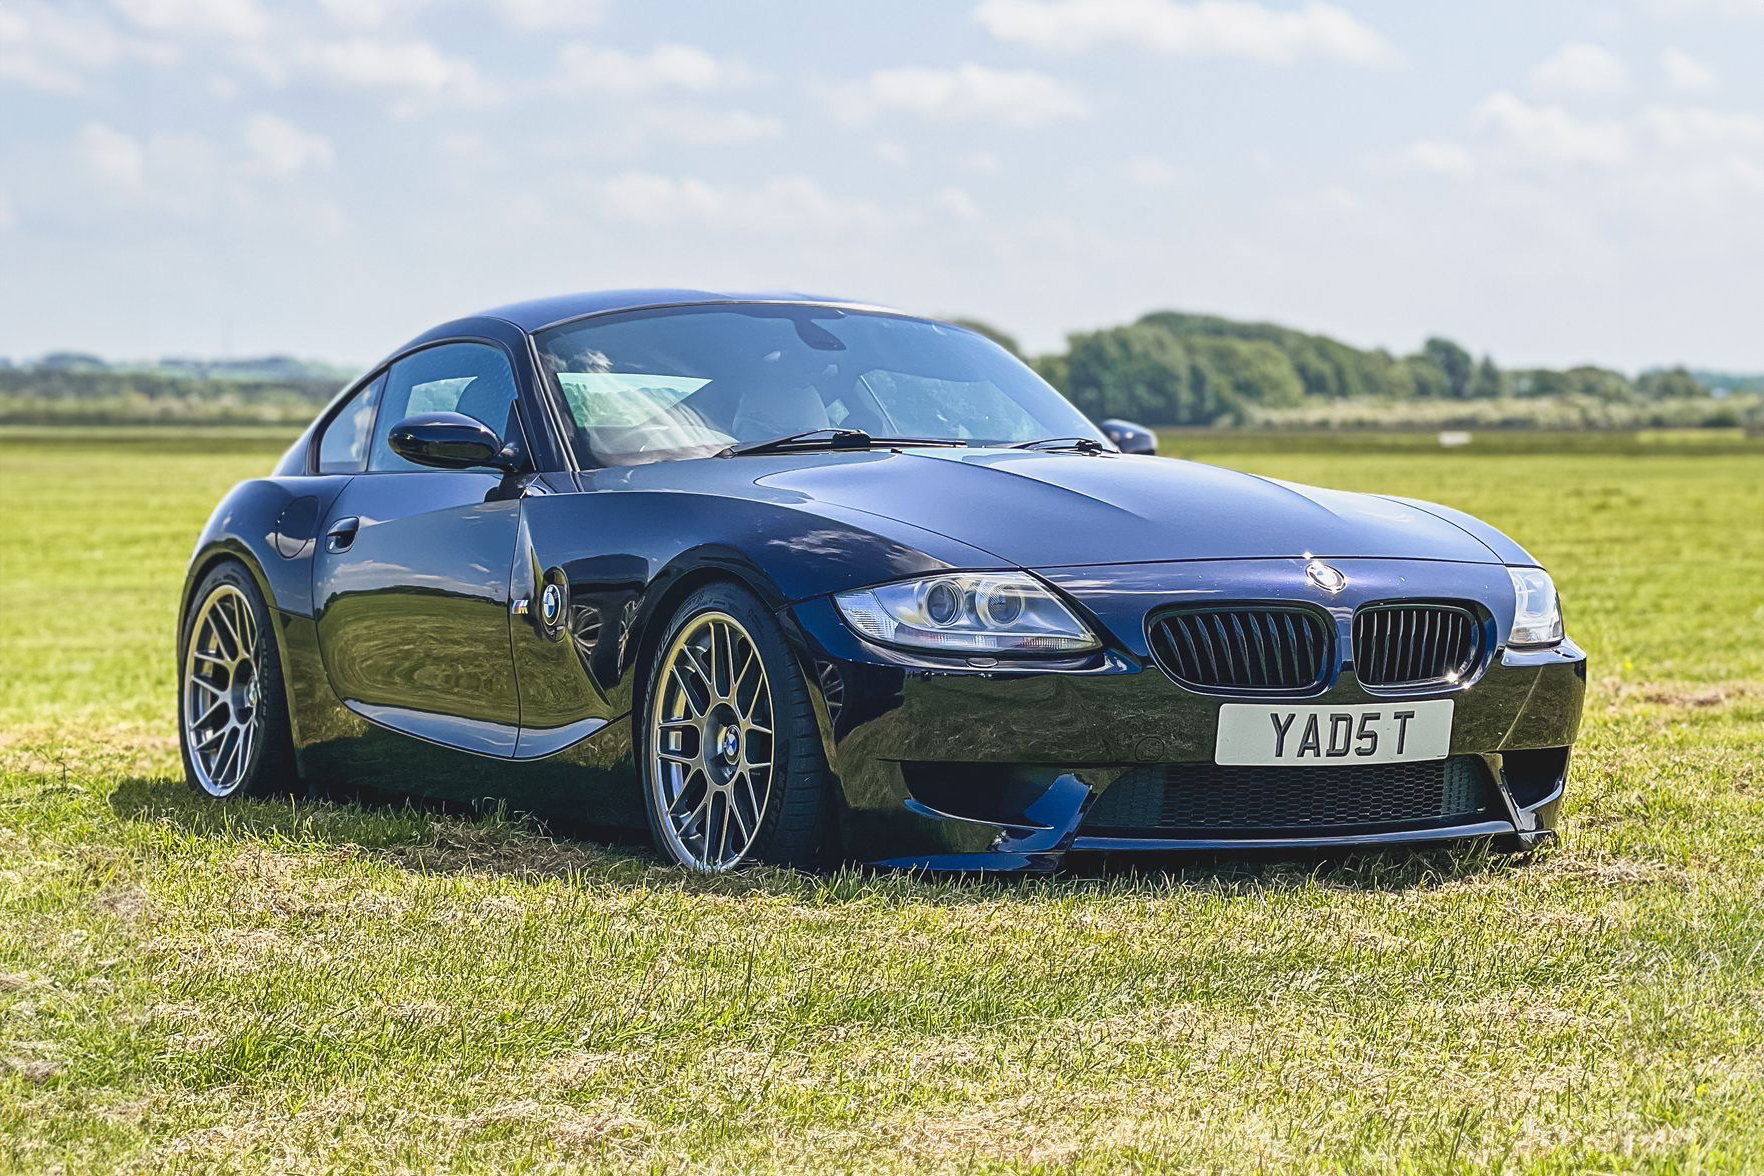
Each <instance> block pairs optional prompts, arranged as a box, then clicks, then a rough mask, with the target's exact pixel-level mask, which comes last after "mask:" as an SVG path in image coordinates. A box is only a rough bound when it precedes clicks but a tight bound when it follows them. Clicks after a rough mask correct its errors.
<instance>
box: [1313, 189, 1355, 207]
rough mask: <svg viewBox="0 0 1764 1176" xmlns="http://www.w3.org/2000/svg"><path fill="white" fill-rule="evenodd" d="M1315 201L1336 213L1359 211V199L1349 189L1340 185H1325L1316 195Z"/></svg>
mask: <svg viewBox="0 0 1764 1176" xmlns="http://www.w3.org/2000/svg"><path fill="white" fill-rule="evenodd" d="M1317 199H1318V200H1320V201H1321V202H1322V203H1323V204H1325V205H1327V206H1328V207H1330V208H1333V209H1335V210H1336V211H1337V212H1358V211H1360V197H1359V195H1358V194H1357V193H1356V192H1354V190H1353V189H1351V188H1346V187H1343V186H1342V185H1340V184H1329V185H1326V186H1325V187H1324V188H1323V189H1322V190H1321V191H1320V192H1318V193H1317Z"/></svg>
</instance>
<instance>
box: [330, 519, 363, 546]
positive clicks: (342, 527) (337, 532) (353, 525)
mask: <svg viewBox="0 0 1764 1176" xmlns="http://www.w3.org/2000/svg"><path fill="white" fill-rule="evenodd" d="M359 530H361V520H360V519H358V518H356V517H354V516H353V515H351V516H350V517H349V518H346V519H338V520H337V521H336V522H334V523H332V524H331V525H330V527H329V529H327V530H326V531H325V550H326V551H329V552H332V553H336V552H339V551H348V550H349V545H350V544H351V543H354V542H355V533H356V532H357V531H359Z"/></svg>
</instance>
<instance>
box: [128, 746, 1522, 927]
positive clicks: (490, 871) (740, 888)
mask: <svg viewBox="0 0 1764 1176" xmlns="http://www.w3.org/2000/svg"><path fill="white" fill-rule="evenodd" d="M109 802H110V808H111V810H112V811H113V812H114V813H115V814H116V815H117V817H119V818H120V819H122V820H125V821H130V822H137V823H143V824H152V825H157V826H161V827H164V828H167V829H170V830H173V831H175V832H177V833H179V834H182V835H185V836H189V837H195V838H201V839H203V840H205V841H211V842H233V843H236V844H238V845H240V846H244V845H248V844H256V845H260V846H265V847H268V848H270V849H272V850H275V851H279V852H285V853H289V854H294V855H299V854H303V853H304V854H312V855H317V856H324V855H336V854H338V853H342V854H343V855H345V856H347V857H349V858H353V859H359V858H363V857H366V858H369V859H372V860H374V861H376V862H379V863H382V864H385V865H390V866H393V867H396V868H399V869H403V870H407V871H410V872H412V873H420V874H437V875H443V874H466V875H469V874H482V875H489V876H501V877H510V878H515V879H519V880H523V881H547V880H550V881H561V882H565V883H568V884H571V885H579V886H584V887H600V886H614V887H623V888H632V887H655V888H667V889H672V890H682V891H686V892H689V893H705V894H716V895H724V896H729V895H741V894H750V893H763V894H768V895H775V896H780V897H788V898H796V899H799V900H801V901H805V902H811V903H827V902H838V901H841V900H857V899H862V900H865V901H870V900H874V899H876V898H878V897H886V898H895V899H898V900H901V901H918V902H984V901H996V900H1000V899H1007V898H1011V897H1022V898H1037V899H1039V898H1045V897H1062V898H1064V897H1073V896H1082V895H1084V894H1087V893H1111V894H1121V895H1124V896H1126V895H1140V896H1153V895H1156V894H1158V893H1166V892H1170V891H1173V890H1208V891H1215V892H1223V893H1242V894H1243V895H1245V896H1246V897H1249V896H1254V895H1257V894H1266V893H1268V892H1270V891H1278V890H1292V889H1303V888H1325V889H1340V890H1360V891H1403V890H1414V889H1428V888H1434V887H1440V886H1445V885H1450V884H1453V883H1459V882H1463V881H1466V880H1469V879H1474V878H1478V877H1484V876H1490V875H1498V874H1502V873H1505V872H1507V871H1510V870H1515V869H1524V868H1526V867H1527V866H1528V864H1529V863H1531V862H1532V861H1534V860H1536V858H1537V856H1538V855H1537V854H1529V855H1513V854H1505V853H1499V852H1496V851H1495V850H1494V849H1493V848H1491V847H1490V846H1489V845H1488V844H1487V843H1486V842H1471V843H1467V844H1463V845H1459V846H1454V847H1449V848H1444V847H1441V848H1423V849H1411V850H1386V851H1378V852H1368V853H1340V852H1333V853H1331V852H1322V851H1268V850H1261V851H1253V852H1244V853H1240V854H1230V855H1225V854H1220V853H1217V852H1214V853H1207V854H1198V853H1197V854H1158V855H1155V856H1154V855H1133V856H1132V857H1131V858H1124V857H1123V856H1122V855H1113V856H1110V855H1085V856H1083V857H1075V858H1074V859H1073V860H1072V862H1071V863H1070V865H1069V866H1068V867H1066V868H1064V869H1062V870H1061V871H1060V872H1059V873H1057V874H1054V875H1052V876H1051V877H1050V876H1047V875H1012V874H954V873H925V872H907V871H882V870H875V869H871V868H867V867H859V866H847V867H844V868H841V869H839V870H837V871H833V872H827V873H808V872H803V871H795V870H787V869H779V868H775V867H755V868H752V869H745V870H742V871H740V872H737V873H734V874H726V875H720V876H706V875H700V874H693V873H690V872H688V871H685V870H681V869H678V868H675V867H673V866H671V865H669V864H667V863H666V862H664V861H663V860H662V859H661V858H660V857H658V856H657V855H656V854H655V853H654V851H653V850H652V849H651V848H650V847H649V845H648V840H647V838H646V837H645V836H644V835H642V834H641V833H639V832H636V831H632V830H628V829H608V828H597V827H592V826H579V827H577V826H571V827H564V826H561V825H559V823H557V822H555V821H553V822H541V821H538V820H535V819H533V818H531V817H527V816H518V815H517V816H511V815H510V814H509V813H508V812H507V811H506V809H503V808H500V807H491V806H489V805H485V806H481V807H474V806H467V805H462V804H458V803H453V802H445V801H439V800H432V799H427V798H421V797H411V796H402V795H400V796H389V795H382V794H377V793H372V792H364V791H358V790H351V791H349V792H346V793H345V792H337V791H323V792H318V793H309V794H306V795H301V796H284V797H277V798H264V799H258V798H233V799H229V800H226V801H221V802H216V801H213V800H209V799H207V798H205V797H200V796H197V795H195V794H194V793H193V792H192V791H191V790H190V789H189V787H188V786H187V785H185V784H184V783H183V782H182V781H181V780H176V779H173V778H170V777H163V776H161V777H133V778H129V779H126V780H123V781H122V782H121V783H119V784H118V786H117V787H116V788H115V789H114V790H113V791H112V792H111V794H110V797H109ZM1543 852H1548V851H1547V850H1546V851H1543Z"/></svg>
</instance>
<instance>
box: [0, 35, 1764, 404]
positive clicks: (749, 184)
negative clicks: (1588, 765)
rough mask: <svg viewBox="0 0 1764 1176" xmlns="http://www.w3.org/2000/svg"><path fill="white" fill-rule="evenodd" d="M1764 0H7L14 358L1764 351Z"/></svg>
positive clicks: (1627, 355)
mask: <svg viewBox="0 0 1764 1176" xmlns="http://www.w3.org/2000/svg"><path fill="white" fill-rule="evenodd" d="M1761 35H1764V3H1761V2H1760V0H1622V2H1621V3H1619V4H1616V5H1610V4H1601V3H1595V2H1593V0H1565V2H1564V3H1561V4H1557V5H1551V6H1547V7H1543V8H1540V7H1539V6H1536V5H1533V4H1527V3H1522V2H1521V0H1491V2H1490V3H1488V4H1484V5H1477V6H1474V8H1473V9H1467V8H1466V9H1460V8H1456V7H1446V6H1414V5H1408V4H1404V3H1401V0H1337V2H1333V3H1332V2H1325V0H1302V2H1301V0H1211V2H1189V0H1083V2H1081V0H964V2H963V3H961V4H958V5H949V4H938V3H934V2H932V0H905V2H903V3H902V4H900V5H896V6H892V7H891V8H890V9H889V10H888V11H886V12H872V11H866V10H838V11H832V12H828V11H825V10H824V6H818V5H810V4H809V3H807V0H780V3H778V4H777V5H775V6H772V7H771V8H770V9H769V10H768V12H767V16H766V19H764V20H758V19H755V18H754V17H753V16H752V15H751V14H749V13H746V12H742V11H739V10H736V9H732V8H730V7H728V6H725V5H719V4H716V3H714V2H713V0H680V2H679V3H676V4H673V5H669V6H667V7H666V8H665V9H663V8H660V7H657V6H643V5H636V4H633V3H630V2H629V0H576V2H575V3H565V2H541V0H493V2H487V3H484V4H479V5H475V6H471V7H468V6H467V5H465V4H464V3H463V2H462V0H304V2H302V3H298V4H296V3H286V4H275V5H271V4H268V3H265V2H263V0H64V2H59V3H48V2H46V0H8V2H7V3H6V4H5V6H4V7H0V101H4V102H6V104H7V108H8V111H9V113H10V114H12V115H13V117H12V118H9V119H7V120H6V121H5V122H4V124H0V354H5V355H11V356H15V357H18V356H25V355H33V354H35V355H40V354H43V353H46V352H52V351H75V350H82V351H93V352H97V353H102V354H108V355H119V356H121V355H159V356H174V355H230V356H245V355H260V354H270V353H286V354H295V355H314V356H327V357H336V356H347V357H358V358H352V359H327V360H325V362H334V363H338V364H351V363H356V362H363V363H365V362H372V357H375V356H378V355H383V354H384V353H385V352H386V351H387V350H389V349H390V348H391V347H392V346H394V345H395V344H396V343H397V342H398V341H401V340H403V339H406V338H409V337H411V336H413V335H415V334H417V333H418V332H420V331H421V330H423V329H425V328H426V327H427V326H429V325H430V324H432V323H435V322H440V321H444V320H446V319H449V318H452V317H458V315H459V314H462V313H469V312H470V310H471V309H473V308H476V307H483V306H493V305H497V304H499V303H503V302H507V301H512V300H515V299H519V298H525V297H532V296H535V295H538V294H543V293H546V292H548V291H555V290H562V289H570V288H583V287H589V288H593V287H612V286H629V285H641V286H652V285H658V284H663V283H666V282H669V281H673V282H678V283H679V284H681V285H685V286H696V287H701V288H710V289H715V288H719V287H734V288H750V287H771V288H786V287H807V288H811V289H818V288H826V289H831V290H833V291H835V292H836V293H840V294H843V295H850V296H853V297H858V298H864V299H867V300H874V301H877V302H880V303H884V304H890V305H898V306H901V307H903V308H905V309H908V310H913V311H923V312H926V313H934V314H936V315H937V316H938V317H949V316H954V317H971V318H976V319H979V320H982V321H985V322H988V323H991V324H995V325H997V326H998V327H999V328H1000V329H1002V330H1005V331H1008V332H1010V333H1011V334H1013V335H1014V336H1016V337H1018V338H1019V339H1020V340H1022V342H1023V344H1024V346H1025V349H1026V350H1028V351H1031V352H1038V353H1046V352H1050V351H1056V350H1058V349H1060V348H1061V347H1063V346H1064V340H1065V337H1066V335H1067V334H1069V333H1071V332H1076V331H1085V330H1092V329H1097V328H1101V327H1106V326H1111V325H1116V324H1119V323H1124V322H1130V321H1133V320H1134V319H1136V318H1137V317H1138V316H1139V315H1140V314H1142V313H1145V312H1146V311H1147V310H1148V309H1150V308H1156V307H1165V306H1179V307H1206V308H1209V309H1208V313H1215V314H1219V315H1222V316H1224V317H1228V318H1232V319H1236V320H1249V321H1266V322H1274V323H1278V324H1281V325H1283V326H1288V327H1291V328H1294V329H1297V330H1302V331H1304V332H1306V333H1311V334H1320V335H1326V336H1328V337H1330V338H1334V339H1338V340H1341V341H1343V342H1346V343H1349V344H1351V345H1353V346H1355V347H1360V348H1366V349H1372V348H1383V349H1386V350H1389V351H1391V352H1393V353H1395V354H1407V353H1410V352H1412V351H1414V350H1415V349H1417V348H1418V347H1420V345H1421V343H1422V341H1423V340H1425V339H1426V338H1427V337H1429V336H1431V335H1439V336H1443V337H1446V338H1450V339H1454V340H1456V341H1458V342H1459V343H1461V344H1462V345H1463V346H1465V347H1467V348H1469V349H1470V350H1472V351H1473V352H1475V353H1476V354H1478V355H1483V354H1487V355H1492V356H1493V357H1494V358H1495V360H1496V361H1497V362H1498V363H1499V364H1500V365H1501V366H1502V367H1506V368H1535V367H1550V368H1568V367H1573V366H1577V365H1580V364H1595V365H1598V366H1601V367H1608V368H1612V369H1614V370H1619V371H1626V372H1635V371H1643V370H1649V369H1653V368H1660V367H1672V366H1677V365H1684V366H1687V367H1696V368H1701V369H1713V370H1721V371H1733V372H1750V371H1764V338H1760V336H1759V333H1758V332H1757V330H1756V328H1755V325H1754V324H1755V320H1756V317H1757V314H1756V312H1757V310H1758V308H1759V306H1760V297H1759V294H1758V293H1757V291H1756V284H1757V283H1756V275H1757V274H1758V273H1761V272H1764V217H1759V216H1758V215H1756V213H1757V209H1758V207H1759V206H1760V203H1761V202H1764V77H1761V76H1760V75H1759V73H1758V71H1757V70H1756V69H1755V68H1754V64H1753V60H1752V59H1753V58H1754V57H1755V49H1756V46H1757V45H1758V44H1759V38H1760V36H1761Z"/></svg>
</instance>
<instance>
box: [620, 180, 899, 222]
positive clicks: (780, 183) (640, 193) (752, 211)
mask: <svg viewBox="0 0 1764 1176" xmlns="http://www.w3.org/2000/svg"><path fill="white" fill-rule="evenodd" d="M598 187H599V194H600V198H601V203H602V206H603V208H604V209H605V211H606V213H607V215H608V216H610V217H613V218H614V219H616V220H622V221H629V222H632V223H635V224H644V225H652V226H663V225H675V224H682V223H685V224H692V225H697V226H702V227H710V228H719V229H743V230H753V231H767V230H793V231H794V230H799V229H820V230H825V231H832V232H844V231H850V230H858V229H873V228H876V227H878V226H880V225H882V224H884V223H885V222H886V220H887V217H886V216H885V215H884V213H883V212H882V210H881V208H880V207H878V206H877V205H875V204H873V203H871V202H869V201H865V200H842V199H839V198H837V197H834V196H831V195H829V194H828V193H827V192H826V190H825V189H823V188H822V187H821V186H820V184H818V183H817V182H815V181H814V180H813V179H811V178H809V177H808V176H801V175H793V176H779V177H776V178H774V179H771V180H768V181H767V182H765V183H763V184H760V185H757V186H754V187H733V186H721V185H717V184H713V183H710V182H707V181H705V180H699V179H684V180H676V179H673V178H671V177H668V176H662V175H656V174H654V173H652V172H626V173H623V174H621V175H617V176H613V177H611V178H610V179H607V180H605V181H603V182H601V183H600V184H599V185H598Z"/></svg>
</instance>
